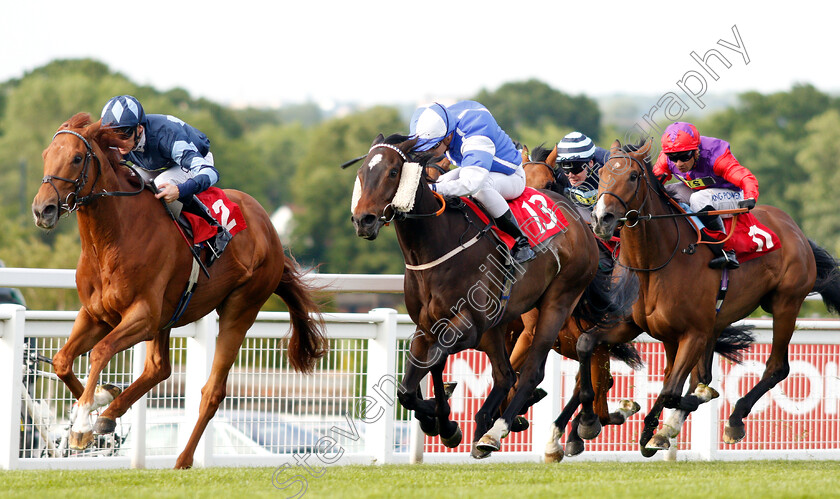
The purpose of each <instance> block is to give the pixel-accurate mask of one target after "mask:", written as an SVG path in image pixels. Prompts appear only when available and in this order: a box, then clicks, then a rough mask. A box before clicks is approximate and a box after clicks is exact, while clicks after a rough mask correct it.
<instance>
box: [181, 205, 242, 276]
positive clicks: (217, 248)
mask: <svg viewBox="0 0 840 499" xmlns="http://www.w3.org/2000/svg"><path fill="white" fill-rule="evenodd" d="M183 209H184V210H186V211H188V212H190V213H192V214H194V215H198V216H199V217H201V218H203V219H204V220H206V221H207V223H209V224H210V225H211V226H213V227H216V228H217V229H218V232H217V233H216V236H215V237H214V238H213V241H212V242H211V243H210V244H208V248H210V251H211V252H213V255H212V257H210V258H208V264H210V263H212V262H213V260H215V259H217V258H219V257H220V256H221V255H222V252H223V251H224V250H225V247H226V246H227V244H228V243H229V242H230V239H231V238H232V237H233V236H232V235H231V233H230V231H229V230H227V228H226V227H225V226H223V225H221V224H220V223H219V222H218V220H216V219H215V218H213V215H211V214H210V210H209V209H208V208H207V207H206V206H204V203H202V202H201V201H200V200H199V199H198V198H197V197H196V196H195V195H193V197H192V198H191V199H189V200H187V201H186V202H185V203H184V208H183Z"/></svg>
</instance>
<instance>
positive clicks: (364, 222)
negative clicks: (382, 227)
mask: <svg viewBox="0 0 840 499" xmlns="http://www.w3.org/2000/svg"><path fill="white" fill-rule="evenodd" d="M375 223H376V215H373V214H371V213H368V214H367V215H365V216H363V217H362V219H361V220H360V221H359V225H361V226H363V227H370V226H371V225H373V224H375Z"/></svg>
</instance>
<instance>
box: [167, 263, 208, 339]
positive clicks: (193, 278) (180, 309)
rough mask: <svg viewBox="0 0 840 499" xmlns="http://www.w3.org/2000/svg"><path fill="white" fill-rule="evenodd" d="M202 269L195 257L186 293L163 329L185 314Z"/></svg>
mask: <svg viewBox="0 0 840 499" xmlns="http://www.w3.org/2000/svg"><path fill="white" fill-rule="evenodd" d="M200 269H201V267H200V266H199V264H198V260H196V259H195V258H193V264H192V270H190V278H189V280H188V281H187V287H186V289H184V293H183V294H182V295H181V299H180V300H179V301H178V306H177V307H175V313H173V314H172V318H171V319H169V322H167V323H166V325H165V326H163V327H162V328H161V329H169V328H170V327H172V325H173V324H175V323H176V322H178V319H180V318H181V316H182V315H184V312H185V311H186V310H187V305H189V304H190V298H192V295H193V292H194V291H195V287H196V283H197V282H198V271H199V270H200Z"/></svg>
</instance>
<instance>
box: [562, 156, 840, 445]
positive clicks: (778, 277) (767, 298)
mask: <svg viewBox="0 0 840 499" xmlns="http://www.w3.org/2000/svg"><path fill="white" fill-rule="evenodd" d="M610 152H611V157H610V159H609V161H608V162H607V164H606V165H605V166H604V167H603V168H602V169H601V175H600V177H601V182H600V186H599V189H598V202H597V204H596V206H595V210H594V213H593V218H594V230H595V233H596V234H597V235H598V236H599V237H602V238H607V237H609V236H611V235H612V234H613V231H614V230H615V228H616V226H617V225H618V224H619V222H620V220H621V219H625V220H628V219H629V220H630V222H627V223H625V225H624V227H623V228H622V230H621V246H622V248H621V253H620V257H619V262H620V265H621V267H622V268H623V269H632V270H633V271H634V272H635V273H637V274H638V275H639V280H640V290H639V299H638V301H637V302H636V303H635V305H634V306H633V312H632V318H633V323H634V324H625V326H626V327H625V329H624V331H618V332H616V331H613V332H612V334H614V335H616V336H622V335H624V338H625V339H626V337H627V336H632V335H633V334H638V333H640V332H641V331H642V330H644V331H647V332H648V333H649V334H650V335H651V336H653V337H654V338H656V339H658V340H660V341H662V342H663V343H664V346H665V354H666V359H667V365H668V367H667V368H666V373H665V381H664V386H663V388H662V391H661V393H660V395H659V397H658V398H657V399H656V402H655V403H654V405H653V407H652V408H651V411H650V413H649V414H648V415H647V417H646V418H645V427H644V430H643V431H642V434H641V439H640V443H641V446H642V452H643V454H645V455H652V454H653V452H655V449H663V448H667V447H668V439H669V438H672V437H674V436H676V435H677V434H678V433H679V431H680V428H681V427H682V424H683V423H684V421H685V417H686V416H687V414H688V413H690V412H692V411H694V410H695V409H696V408H697V406H698V405H699V404H700V403H702V402H705V401H707V400H709V399H710V398H713V397H715V396H717V394H716V392H714V390H712V389H711V388H709V387H708V386H707V385H708V384H709V383H710V382H711V378H712V352H713V350H714V349H715V344H716V341H720V338H719V336H720V335H721V332H722V331H725V330H727V328H728V326H729V325H730V324H732V323H733V322H735V321H737V320H740V319H742V318H744V317H746V316H747V315H748V314H750V313H751V312H752V311H753V310H755V309H756V308H757V307H759V306H760V307H761V308H763V309H764V310H765V311H767V312H768V313H771V314H772V315H773V345H772V349H771V352H770V356H769V358H768V360H767V366H766V369H765V372H764V375H763V376H762V378H761V380H760V381H759V383H758V384H757V385H756V386H755V387H753V388H752V389H751V390H750V391H749V392H748V393H747V394H746V395H745V396H744V397H743V398H741V399H740V400H739V401H738V402H737V404H736V405H735V408H734V409H733V411H732V414H731V415H730V417H729V421H728V422H727V424H726V428H725V435H724V441H726V442H727V443H736V442H738V441H740V440H741V439H743V438H744V436H745V431H744V422H743V419H744V417H746V416H747V415H748V414H749V412H750V409H751V408H752V407H753V405H754V404H755V403H756V401H757V400H758V399H759V398H760V397H761V396H762V395H764V394H765V393H767V391H768V390H770V389H771V388H772V387H773V386H775V385H776V384H777V383H779V382H780V381H782V380H783V379H785V378H786V377H787V375H788V372H789V370H790V368H789V364H788V344H789V343H790V339H791V335H792V334H793V332H794V329H795V326H796V317H797V314H798V313H799V309H800V307H801V305H802V302H803V301H804V300H805V297H806V296H807V295H808V294H809V293H811V292H819V293H821V294H822V297H823V300H824V302H825V303H826V305H827V307H828V308H829V310H831V311H833V312H835V313H836V312H838V311H840V272H838V268H837V265H838V262H837V261H836V260H835V259H834V258H833V257H832V256H831V255H830V254H829V253H828V252H827V251H825V250H824V249H823V248H820V247H819V246H817V245H816V244H815V243H814V242H813V241H810V240H809V239H808V238H807V237H806V236H805V235H804V234H803V233H802V231H801V230H800V228H799V227H798V226H797V225H796V223H795V222H794V221H793V220H792V219H791V217H790V216H788V215H787V214H786V213H784V212H783V211H781V210H779V209H778V208H774V207H772V206H766V205H759V206H757V207H756V208H755V209H753V213H754V215H755V217H756V218H757V219H758V220H759V221H760V222H761V223H763V224H764V225H766V226H767V227H769V228H770V229H771V230H772V231H773V232H775V233H776V234H777V235H778V236H779V239H780V240H781V248H779V249H778V250H776V251H773V252H771V253H768V254H765V255H763V256H761V257H760V258H756V259H753V260H750V261H748V262H745V263H743V264H742V265H741V267H740V268H739V269H737V270H734V271H730V273H729V289H728V293H727V294H726V297H725V300H724V301H723V305H722V308H721V309H720V312H718V313H716V312H715V303H716V296H717V293H718V290H719V288H720V284H721V271H720V270H713V269H710V268H708V263H709V260H710V259H711V256H712V254H711V252H707V251H705V249H702V248H701V249H700V250H699V251H698V252H697V253H696V254H691V253H692V252H691V251H687V252H683V251H681V250H682V249H683V248H687V247H689V245H691V244H693V243H696V242H697V239H698V237H697V233H696V231H695V228H694V227H693V226H692V225H691V224H690V222H689V221H688V220H687V219H686V218H661V219H653V220H649V221H644V220H634V219H635V218H637V216H641V217H644V216H647V215H653V216H659V215H668V214H673V213H676V212H677V209H676V208H674V207H673V206H672V204H671V203H670V202H669V197H668V196H667V194H666V193H665V191H664V188H663V186H662V184H661V183H660V182H659V181H658V179H656V178H655V177H654V175H653V173H652V170H651V166H650V163H649V161H648V154H649V152H650V144H649V143H646V144H641V145H640V146H639V147H635V146H624V147H623V148H622V147H621V144H620V143H619V142H618V141H616V142H614V143H613V145H612V148H611V151H610ZM634 221H635V222H636V223H633V222H634ZM633 329H635V331H634V330H633ZM598 334H600V333H596V334H595V335H584V337H582V338H581V340H580V341H579V342H578V350H579V353H580V354H581V357H584V356H585V355H587V354H588V353H589V352H591V349H592V347H593V346H594V345H596V344H598V343H599V342H600V341H604V337H603V336H598ZM609 334H610V333H607V335H609ZM616 339H617V338H616V337H613V338H611V340H610V341H614V340H616ZM584 340H585V341H584ZM581 363H582V367H581V378H583V377H585V376H587V371H586V369H584V368H583V364H584V359H583V358H582V359H581ZM689 374H691V382H690V383H689V387H688V389H687V391H686V394H685V395H682V394H681V391H682V388H683V385H684V384H685V381H686V379H687V378H688V377H689ZM664 407H669V408H675V409H677V411H675V413H674V416H673V418H672V419H671V420H669V421H668V422H666V424H665V425H663V428H662V430H661V431H660V432H658V433H657V434H656V435H655V436H654V435H653V433H654V431H655V430H656V428H657V427H658V425H659V415H660V413H661V411H662V409H663V408H664Z"/></svg>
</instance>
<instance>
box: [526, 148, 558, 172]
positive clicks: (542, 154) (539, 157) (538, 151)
mask: <svg viewBox="0 0 840 499" xmlns="http://www.w3.org/2000/svg"><path fill="white" fill-rule="evenodd" d="M544 145H545V142H543V143H542V144H540V145H538V146H537V147H536V148H534V152H533V153H531V160H532V161H537V162H540V163H545V160H546V159H548V155H549V154H551V151H552V149H546V148H545V147H543V146H544ZM548 166H550V167H551V168H552V169H554V165H548Z"/></svg>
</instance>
